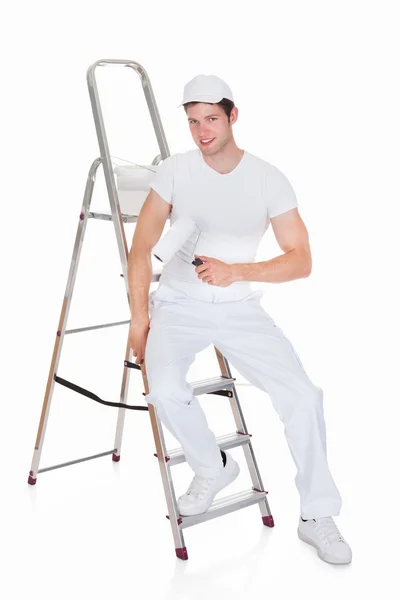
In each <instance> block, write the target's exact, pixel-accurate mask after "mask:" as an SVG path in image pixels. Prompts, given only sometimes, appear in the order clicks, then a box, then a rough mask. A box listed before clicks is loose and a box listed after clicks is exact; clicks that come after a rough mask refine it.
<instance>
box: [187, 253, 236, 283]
mask: <svg viewBox="0 0 400 600" xmlns="http://www.w3.org/2000/svg"><path fill="white" fill-rule="evenodd" d="M194 257H195V258H200V260H202V261H203V264H202V265H199V266H198V267H196V273H198V277H199V278H200V279H201V280H202V281H204V283H211V284H212V285H219V286H221V287H226V286H228V285H230V284H231V283H233V282H234V281H235V278H234V275H233V265H230V264H228V263H225V262H223V261H222V260H218V259H217V258H210V257H209V256H201V255H198V254H195V255H194Z"/></svg>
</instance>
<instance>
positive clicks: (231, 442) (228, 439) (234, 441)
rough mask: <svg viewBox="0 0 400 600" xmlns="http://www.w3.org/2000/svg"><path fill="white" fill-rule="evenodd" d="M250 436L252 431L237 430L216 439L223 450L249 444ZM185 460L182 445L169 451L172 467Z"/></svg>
mask: <svg viewBox="0 0 400 600" xmlns="http://www.w3.org/2000/svg"><path fill="white" fill-rule="evenodd" d="M250 438H251V433H240V432H238V431H237V432H236V433H228V434H226V435H221V436H219V437H217V438H215V439H216V442H217V444H218V446H219V447H220V448H221V450H228V448H236V447H237V446H243V445H244V444H248V443H249V441H250ZM155 456H157V454H155ZM183 462H186V458H185V455H184V453H183V450H182V447H179V448H174V449H173V450H168V451H167V463H168V465H169V466H170V467H172V466H174V465H178V464H179V463H183Z"/></svg>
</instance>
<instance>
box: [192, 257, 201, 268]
mask: <svg viewBox="0 0 400 600" xmlns="http://www.w3.org/2000/svg"><path fill="white" fill-rule="evenodd" d="M202 264H204V262H203V261H202V260H201V259H200V258H195V259H194V260H192V265H195V266H196V267H198V266H199V265H202Z"/></svg>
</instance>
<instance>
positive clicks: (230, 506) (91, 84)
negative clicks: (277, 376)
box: [28, 59, 274, 560]
mask: <svg viewBox="0 0 400 600" xmlns="http://www.w3.org/2000/svg"><path fill="white" fill-rule="evenodd" d="M109 65H119V66H124V67H128V68H131V69H133V71H135V72H136V73H137V74H138V75H139V76H140V78H141V84H142V87H143V91H144V95H145V98H146V101H147V106H148V109H149V112H150V116H151V120H152V123H153V127H154V130H155V134H156V138H157V142H158V145H159V149H160V155H158V156H157V157H156V158H155V159H154V160H153V163H152V164H153V165H157V164H158V163H159V162H160V160H164V159H165V158H167V157H168V156H169V155H170V154H169V149H168V145H167V141H166V138H165V134H164V130H163V127H162V124H161V119H160V116H159V112H158V109H157V106H156V102H155V98H154V94H153V91H152V87H151V84H150V80H149V77H148V75H147V73H146V71H145V69H144V68H143V67H142V66H141V65H140V64H139V63H137V62H134V61H130V60H122V59H121V60H119V59H102V60H99V61H96V62H95V63H93V64H92V65H91V66H90V67H89V69H88V71H87V83H88V88H89V95H90V100H91V105H92V110H93V117H94V121H95V126H96V132H97V138H98V142H99V148H100V157H99V158H96V159H95V160H94V161H93V163H92V165H91V167H90V169H89V173H88V178H87V182H86V187H85V192H84V198H83V203H82V208H81V212H80V214H79V221H78V228H77V233H76V238H75V244H74V248H73V255H72V260H71V265H70V269H69V275H68V281H67V285H66V290H65V295H64V301H63V303H62V307H61V314H60V319H59V323H58V327H57V332H56V337H55V342H54V350H53V355H52V359H51V364H50V369H49V374H48V379H47V386H46V390H45V395H44V401H43V406H42V411H41V416H40V421H39V427H38V432H37V437H36V443H35V448H34V452H33V458H32V464H31V470H30V472H29V477H28V483H29V484H30V485H34V484H36V480H37V474H38V473H43V472H45V471H50V470H53V469H57V468H60V467H65V466H68V465H72V464H76V463H79V462H83V461H86V460H91V459H94V458H98V457H101V456H106V455H108V454H112V460H113V461H115V462H118V461H119V460H120V455H121V444H122V433H123V426H124V419H125V414H126V409H132V410H145V411H148V412H149V414H150V420H151V426H152V430H153V435H154V442H155V447H156V453H155V454H154V456H156V457H157V459H158V464H159V468H160V472H161V478H162V483H163V486H164V493H165V499H166V503H167V508H168V515H166V517H167V518H168V519H169V521H170V525H171V528H172V535H173V539H174V544H175V553H176V556H177V557H178V558H180V559H182V560H187V559H188V552H187V549H186V546H185V541H184V537H183V529H185V528H187V527H191V526H193V525H197V524H198V523H202V522H203V521H207V520H209V519H214V518H216V517H219V516H222V515H224V514H227V513H231V512H234V511H236V510H239V509H241V508H245V507H247V506H251V505H253V504H257V503H258V505H259V508H260V511H261V516H262V522H263V524H264V525H266V526H267V527H273V526H274V520H273V517H272V515H271V511H270V508H269V504H268V500H267V493H268V492H267V491H265V490H264V488H263V483H262V480H261V476H260V473H259V470H258V467H257V463H256V459H255V455H254V451H253V448H252V444H251V434H250V433H249V432H248V431H247V427H246V423H245V420H244V417H243V412H242V409H241V406H240V403H239V398H238V395H237V392H236V388H235V383H234V382H235V378H234V377H232V374H231V371H230V368H229V364H228V361H227V359H226V358H225V357H224V356H223V355H222V354H221V352H219V350H218V349H217V348H216V347H214V349H215V352H216V355H217V360H218V363H219V367H220V371H221V374H220V375H219V376H216V377H213V378H210V379H205V380H200V381H194V382H192V383H190V384H189V385H191V387H192V389H193V393H194V394H195V395H196V396H197V395H201V394H217V395H220V396H226V397H227V398H229V402H230V406H231V409H232V413H233V417H234V420H235V425H236V431H234V432H233V433H229V434H227V435H223V436H220V437H217V438H216V440H217V443H218V445H219V448H220V450H228V449H229V448H234V447H237V446H241V447H242V448H243V452H244V455H245V458H246V462H247V466H248V469H249V472H250V476H251V481H252V488H251V489H248V490H244V491H242V492H240V493H236V494H233V495H230V496H226V497H223V498H220V499H219V500H215V501H214V502H213V504H212V505H211V507H210V508H209V510H208V511H207V512H205V513H202V514H199V515H195V516H182V515H180V514H179V509H178V505H177V501H176V497H175V490H174V485H173V480H172V473H171V467H173V466H174V465H177V464H179V463H182V462H185V456H184V454H183V451H182V448H175V449H172V450H167V448H166V446H165V440H164V435H163V429H162V424H161V421H160V419H159V417H158V416H157V411H156V409H155V407H154V406H153V405H152V404H150V403H149V404H148V405H147V406H140V405H137V406H134V405H128V404H127V401H126V399H127V393H128V384H129V375H130V369H132V368H133V369H138V370H140V371H141V373H142V377H143V384H144V389H145V392H143V395H147V394H148V393H149V387H148V382H147V377H146V367H145V362H144V361H143V363H142V364H141V365H138V364H135V363H133V362H132V348H131V347H130V345H129V340H127V345H126V350H125V359H124V368H123V375H122V383H121V392H120V402H109V401H105V400H102V399H101V398H100V397H99V396H97V395H96V394H94V393H93V392H90V391H88V390H86V389H84V388H82V387H80V386H78V385H77V384H75V383H72V382H70V381H67V380H65V379H63V378H61V377H59V376H58V375H57V368H58V364H59V361H60V356H61V349H62V345H63V340H64V336H65V335H66V334H71V333H78V332H82V331H87V330H92V329H99V328H102V327H112V326H116V325H121V324H127V323H130V320H127V321H119V322H114V323H106V324H101V325H94V326H91V327H82V328H79V329H73V330H72V329H71V330H67V329H66V326H67V320H68V313H69V308H70V304H71V299H72V293H73V289H74V283H75V278H76V274H77V270H78V264H79V258H80V252H81V248H82V244H83V239H84V235H85V230H86V225H87V222H88V219H102V220H108V221H112V222H113V224H114V228H115V234H116V238H117V244H118V249H119V254H120V259H121V267H122V277H124V280H125V286H126V292H127V297H128V306H130V301H129V298H130V297H129V285H128V254H129V250H128V246H127V242H126V237H125V231H124V226H123V223H135V222H136V221H137V216H138V215H127V214H123V213H121V209H120V204H119V199H118V193H117V188H116V185H115V180H114V174H113V168H112V162H111V156H110V152H109V147H108V142H107V136H106V131H105V126H104V120H103V114H102V110H101V105H100V99H99V93H98V88H97V83H96V77H95V71H96V68H98V67H101V66H109ZM100 164H102V165H103V171H104V176H105V181H106V186H107V193H108V198H109V201H110V208H111V214H109V213H95V212H91V211H90V203H91V199H92V194H93V188H94V183H95V177H96V172H97V169H98V167H99V165H100ZM159 278H160V273H153V275H152V282H156V281H158V280H159ZM55 383H59V384H61V385H64V386H66V387H68V388H70V389H71V390H73V391H75V392H77V393H80V394H83V395H85V396H87V397H89V398H91V399H92V400H95V401H97V402H99V403H102V404H105V405H108V406H114V407H118V408H119V410H118V418H117V426H116V434H115V441H114V446H113V448H112V449H111V450H108V451H106V452H102V453H100V454H96V455H93V456H87V457H84V458H80V459H77V460H71V461H69V462H66V463H62V464H57V465H53V466H49V467H45V468H41V469H39V462H40V456H41V452H42V447H43V441H44V436H45V432H46V425H47V420H48V416H49V411H50V404H51V399H52V395H53V390H54V384H55Z"/></svg>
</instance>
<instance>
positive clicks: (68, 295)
mask: <svg viewBox="0 0 400 600" xmlns="http://www.w3.org/2000/svg"><path fill="white" fill-rule="evenodd" d="M100 163H101V158H97V159H95V160H94V161H93V163H92V165H91V167H90V170H89V174H88V178H87V182H86V187H85V193H84V197H83V203H82V208H81V212H80V215H79V224H78V228H77V232H76V236H75V244H74V248H73V252H72V259H71V264H70V268H69V275H68V280H67V285H66V289H65V294H64V300H63V303H62V308H61V314H60V319H59V322H58V328H57V333H56V339H55V342H54V349H53V355H52V359H51V364H50V369H49V375H48V379H47V385H46V391H45V396H44V401H43V406H42V412H41V416H40V420H39V427H38V432H37V436H36V443H35V448H34V452H33V457H32V464H31V470H30V472H29V479H28V482H29V483H31V484H34V483H36V475H37V473H38V468H39V462H40V456H41V453H42V448H43V442H44V436H45V432H46V426H47V420H48V417H49V412H50V405H51V398H52V395H53V389H54V374H55V372H56V371H57V368H58V364H59V361H60V355H61V349H62V345H63V341H64V335H65V328H66V326H67V320H68V314H69V309H70V305H71V299H72V294H73V290H74V285H75V279H76V274H77V270H78V264H79V259H80V255H81V249H82V245H83V240H84V236H85V231H86V224H87V218H86V215H87V212H88V210H89V208H90V202H91V199H92V195H93V187H94V182H95V178H96V171H97V169H98V167H99V165H100Z"/></svg>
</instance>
